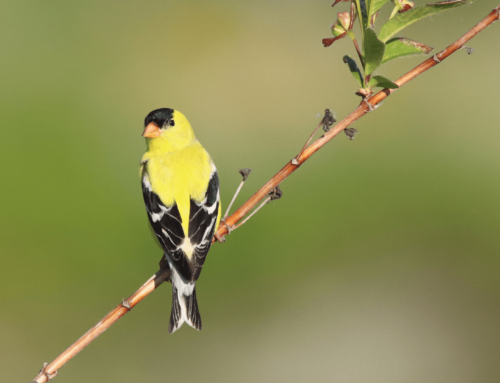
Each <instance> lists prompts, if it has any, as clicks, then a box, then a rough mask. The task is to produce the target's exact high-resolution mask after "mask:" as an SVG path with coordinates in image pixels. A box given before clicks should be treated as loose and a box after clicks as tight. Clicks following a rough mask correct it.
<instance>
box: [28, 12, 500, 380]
mask: <svg viewBox="0 0 500 383" xmlns="http://www.w3.org/2000/svg"><path fill="white" fill-rule="evenodd" d="M497 20H500V5H499V6H498V7H496V8H495V9H494V10H493V11H492V12H491V13H490V14H489V15H488V16H487V17H486V18H485V19H484V20H482V21H481V22H480V23H479V24H477V25H476V26H475V27H474V28H472V29H471V30H470V31H468V32H467V33H466V34H465V35H463V36H462V37H461V38H459V39H458V40H457V41H455V42H454V43H453V44H451V45H450V46H449V47H447V48H446V49H444V50H443V51H441V52H439V53H438V54H436V55H434V56H433V57H431V58H429V59H428V60H426V61H424V62H423V63H421V64H420V65H418V66H417V67H415V68H414V69H412V70H411V71H410V72H408V73H406V74H405V75H404V76H402V77H401V78H399V79H398V80H396V81H395V83H396V84H397V85H399V87H401V86H403V85H405V84H406V83H408V82H409V81H410V80H412V79H414V78H415V77H417V76H418V75H420V74H422V73H424V72H425V71H427V70H429V69H430V68H432V67H433V66H435V65H437V64H439V63H440V62H442V61H443V60H444V59H446V58H447V57H448V56H450V55H451V54H452V53H454V52H456V51H457V50H458V49H460V48H462V47H463V45H464V44H465V43H466V42H468V41H469V40H470V39H472V38H473V37H474V36H475V35H477V34H478V33H479V32H481V31H482V30H483V29H485V28H486V27H488V26H489V25H491V24H493V23H494V22H495V21H497ZM396 90H397V89H383V90H381V91H380V92H378V93H377V94H375V95H374V96H372V97H371V98H369V99H365V100H363V102H362V103H361V104H360V105H359V106H358V107H357V108H356V109H355V110H354V111H353V112H352V113H351V114H349V115H348V116H347V117H346V118H344V119H343V120H342V121H340V122H339V123H338V124H337V125H335V126H334V127H333V128H332V129H331V130H330V131H329V132H327V133H325V134H324V135H323V136H321V137H320V138H318V139H317V140H316V141H314V142H313V143H312V144H311V145H310V146H308V147H307V148H305V150H303V151H302V152H301V155H300V157H296V158H294V159H293V160H291V161H290V162H289V163H287V164H286V165H285V167H284V168H283V169H281V170H280V171H279V172H278V173H277V174H276V175H275V176H274V177H273V178H271V179H270V180H269V181H268V182H267V183H266V184H265V185H264V186H262V187H261V188H260V189H259V190H258V191H257V192H256V193H255V194H254V195H253V196H252V197H250V199H249V200H248V201H247V202H245V203H244V204H243V205H242V206H241V207H240V208H239V209H238V210H236V212H235V213H234V214H232V215H231V216H229V217H228V218H227V219H226V221H225V222H226V224H225V225H220V226H219V229H218V231H217V234H216V235H217V236H218V237H219V238H224V236H225V235H227V234H228V230H229V229H228V228H231V229H232V228H234V226H235V225H236V224H237V223H238V222H239V221H240V220H242V219H243V217H244V216H245V215H246V214H247V213H249V212H250V210H251V209H252V208H253V207H254V206H256V205H257V204H258V203H259V202H260V201H261V200H262V199H263V198H264V197H267V195H268V193H269V192H270V191H271V190H273V189H274V188H276V187H277V186H278V185H279V184H280V183H281V182H283V180H284V179H285V178H287V177H288V176H289V175H290V174H292V173H293V172H294V171H295V170H297V169H298V168H299V166H300V165H302V164H303V163H304V162H305V161H306V160H307V159H308V158H309V157H311V156H312V155H313V154H314V153H315V152H317V151H318V150H319V149H321V148H322V147H323V145H325V144H326V143H327V142H328V141H330V140H331V139H332V138H334V137H335V136H336V135H337V134H339V133H340V132H342V131H343V130H344V129H346V128H348V127H349V125H351V124H352V123H353V122H354V121H356V120H358V119H359V118H361V117H363V116H364V115H365V114H367V113H368V112H370V111H372V110H374V109H375V108H376V106H377V105H378V104H379V103H380V102H381V101H382V100H384V99H385V98H386V97H388V96H390V95H391V94H392V93H394V92H395V91H396ZM160 266H162V263H160ZM169 276H170V269H168V268H165V267H161V268H160V270H159V271H158V272H157V273H156V274H155V275H153V276H152V277H151V278H150V279H149V280H148V281H147V282H146V283H144V285H142V286H141V287H140V288H139V290H137V291H136V292H135V293H134V294H133V295H131V296H130V297H129V298H128V299H126V300H124V301H123V302H122V303H121V304H120V305H118V306H117V307H116V308H115V309H114V310H113V311H111V312H110V313H109V314H108V315H106V316H105V317H104V318H103V319H102V320H101V321H100V322H99V323H97V324H96V325H95V326H94V327H92V328H91V329H90V330H89V331H87V332H86V333H85V334H84V335H83V336H82V337H81V338H80V339H78V340H77V341H76V342H75V343H73V344H72V345H71V346H70V347H69V348H68V349H66V351H64V352H63V353H62V354H61V355H59V356H58V357H57V358H56V359H55V360H54V361H53V362H52V363H50V364H44V366H43V368H42V370H41V371H40V373H39V374H38V375H37V377H36V378H35V379H34V380H33V383H46V382H48V381H49V380H50V379H52V378H54V377H55V376H56V375H57V371H58V370H59V369H60V368H61V367H62V366H64V364H66V362H68V361H69V360H70V359H72V358H73V357H74V356H75V355H76V354H78V353H79V352H80V351H81V350H83V349H84V348H85V347H86V346H88V345H89V344H90V343H91V342H92V341H93V340H94V339H95V338H97V337H98V336H99V335H101V334H102V333H103V332H104V331H105V330H107V329H108V328H109V327H110V326H111V325H112V324H113V323H115V322H116V321H117V320H118V319H120V318H121V317H122V316H123V315H125V314H126V313H127V312H129V311H130V310H131V309H132V308H133V307H135V306H136V305H137V304H138V303H139V302H140V301H142V300H143V299H144V298H145V297H146V296H147V295H149V294H150V293H152V292H153V291H154V290H155V289H156V288H157V287H158V286H159V285H161V284H162V283H163V282H164V281H165V280H167V279H168V278H169Z"/></svg>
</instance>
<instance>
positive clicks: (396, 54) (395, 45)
mask: <svg viewBox="0 0 500 383" xmlns="http://www.w3.org/2000/svg"><path fill="white" fill-rule="evenodd" d="M433 49H434V48H432V47H430V46H428V45H425V44H422V43H418V42H416V41H414V40H410V39H406V38H404V37H396V38H394V39H390V40H389V41H388V42H387V43H386V44H385V53H384V57H383V58H382V64H384V63H386V62H387V61H391V60H394V59H397V58H400V57H404V56H412V55H420V54H429V53H430V51H432V50H433Z"/></svg>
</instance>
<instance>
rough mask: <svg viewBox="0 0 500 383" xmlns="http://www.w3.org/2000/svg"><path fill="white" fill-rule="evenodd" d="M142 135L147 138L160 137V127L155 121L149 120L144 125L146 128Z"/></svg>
mask: <svg viewBox="0 0 500 383" xmlns="http://www.w3.org/2000/svg"><path fill="white" fill-rule="evenodd" d="M142 136H143V137H148V138H156V137H160V136H161V131H160V128H159V127H158V126H157V125H156V124H155V123H153V122H150V123H149V124H148V126H146V129H144V132H143V133H142Z"/></svg>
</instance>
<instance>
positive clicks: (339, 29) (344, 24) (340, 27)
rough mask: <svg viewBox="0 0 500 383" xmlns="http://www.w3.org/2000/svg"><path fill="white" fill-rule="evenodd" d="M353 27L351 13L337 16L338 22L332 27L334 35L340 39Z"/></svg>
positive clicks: (341, 13)
mask: <svg viewBox="0 0 500 383" xmlns="http://www.w3.org/2000/svg"><path fill="white" fill-rule="evenodd" d="M350 26H351V16H349V12H340V13H338V14H337V22H336V23H335V24H333V25H332V33H333V35H334V36H335V37H338V36H340V35H342V34H344V33H346V32H347V31H348V30H349V27H350Z"/></svg>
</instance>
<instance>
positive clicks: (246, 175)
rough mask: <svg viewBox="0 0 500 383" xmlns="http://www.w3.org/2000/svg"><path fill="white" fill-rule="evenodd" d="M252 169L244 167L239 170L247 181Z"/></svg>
mask: <svg viewBox="0 0 500 383" xmlns="http://www.w3.org/2000/svg"><path fill="white" fill-rule="evenodd" d="M251 171H252V169H249V168H244V169H240V170H238V172H239V173H240V174H241V176H242V177H243V181H246V180H247V178H248V176H249V175H250V173H251Z"/></svg>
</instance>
